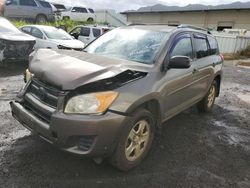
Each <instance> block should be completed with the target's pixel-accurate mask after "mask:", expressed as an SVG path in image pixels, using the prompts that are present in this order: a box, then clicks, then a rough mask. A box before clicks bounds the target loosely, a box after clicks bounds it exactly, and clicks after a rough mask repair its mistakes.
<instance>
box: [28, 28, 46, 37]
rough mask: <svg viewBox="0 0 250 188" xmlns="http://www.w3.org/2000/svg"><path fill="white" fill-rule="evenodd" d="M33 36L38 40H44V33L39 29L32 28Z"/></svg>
mask: <svg viewBox="0 0 250 188" xmlns="http://www.w3.org/2000/svg"><path fill="white" fill-rule="evenodd" d="M31 35H32V36H34V37H36V38H39V39H43V33H42V32H41V31H40V30H38V29H37V28H32V30H31Z"/></svg>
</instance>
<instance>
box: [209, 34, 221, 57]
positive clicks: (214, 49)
mask: <svg viewBox="0 0 250 188" xmlns="http://www.w3.org/2000/svg"><path fill="white" fill-rule="evenodd" d="M207 39H208V42H209V46H210V49H209V54H210V55H216V54H219V47H218V43H217V40H216V39H215V38H214V37H211V36H208V37H207Z"/></svg>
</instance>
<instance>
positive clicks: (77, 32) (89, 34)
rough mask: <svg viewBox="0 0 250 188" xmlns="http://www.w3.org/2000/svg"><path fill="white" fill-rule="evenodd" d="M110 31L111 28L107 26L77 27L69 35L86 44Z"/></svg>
mask: <svg viewBox="0 0 250 188" xmlns="http://www.w3.org/2000/svg"><path fill="white" fill-rule="evenodd" d="M112 29H113V27H109V26H95V25H78V26H76V27H74V28H73V29H72V30H71V31H70V32H69V34H70V35H71V36H73V37H74V38H75V39H78V40H80V41H82V42H83V43H84V44H88V43H90V42H92V41H93V40H95V39H96V38H98V37H99V36H101V35H103V34H104V33H106V32H108V31H110V30H112Z"/></svg>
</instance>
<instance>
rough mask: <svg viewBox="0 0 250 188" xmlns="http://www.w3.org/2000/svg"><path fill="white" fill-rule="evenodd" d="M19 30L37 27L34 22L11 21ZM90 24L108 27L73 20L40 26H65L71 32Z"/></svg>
mask: <svg viewBox="0 0 250 188" xmlns="http://www.w3.org/2000/svg"><path fill="white" fill-rule="evenodd" d="M11 22H12V23H13V24H14V25H15V26H16V27H17V28H19V27H22V26H24V25H37V24H36V23H34V22H28V21H25V20H12V21H11ZM90 24H100V25H104V24H105V25H106V23H93V22H87V21H84V22H77V21H73V20H69V19H68V20H58V21H55V22H47V23H44V24H39V25H49V26H55V27H59V26H63V27H65V28H66V30H67V31H69V30H71V29H72V28H74V27H75V26H77V25H90Z"/></svg>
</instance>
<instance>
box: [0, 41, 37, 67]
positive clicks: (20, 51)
mask: <svg viewBox="0 0 250 188" xmlns="http://www.w3.org/2000/svg"><path fill="white" fill-rule="evenodd" d="M34 45H35V41H10V40H3V39H0V62H4V61H28V58H29V54H30V53H31V52H32V51H33V50H34Z"/></svg>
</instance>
